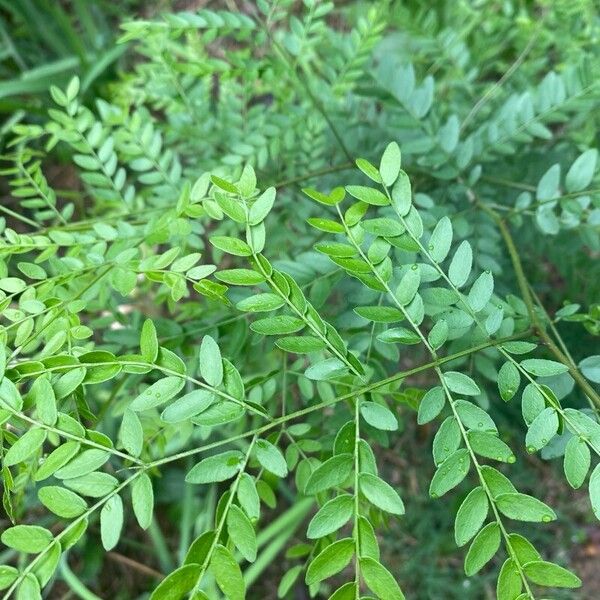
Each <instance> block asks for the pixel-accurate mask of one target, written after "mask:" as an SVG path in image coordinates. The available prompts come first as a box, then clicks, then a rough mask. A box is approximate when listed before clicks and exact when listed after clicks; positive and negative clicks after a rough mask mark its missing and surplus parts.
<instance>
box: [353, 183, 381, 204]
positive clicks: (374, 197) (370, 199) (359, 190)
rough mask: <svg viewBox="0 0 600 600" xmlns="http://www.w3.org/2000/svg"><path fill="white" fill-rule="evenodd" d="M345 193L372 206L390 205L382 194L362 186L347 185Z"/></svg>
mask: <svg viewBox="0 0 600 600" xmlns="http://www.w3.org/2000/svg"><path fill="white" fill-rule="evenodd" d="M346 191H347V192H348V193H349V194H350V195H351V196H352V197H354V198H356V199H357V200H360V201H361V202H366V203H367V204H372V205H374V206H387V205H388V204H389V203H390V202H389V200H388V199H387V196H385V195H384V194H383V193H382V192H380V191H379V190H376V189H374V188H370V187H365V186H364V185H347V186H346Z"/></svg>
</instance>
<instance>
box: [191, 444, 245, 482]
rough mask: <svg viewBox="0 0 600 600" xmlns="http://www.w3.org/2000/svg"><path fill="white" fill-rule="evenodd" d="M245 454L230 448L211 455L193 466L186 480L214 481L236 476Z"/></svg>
mask: <svg viewBox="0 0 600 600" xmlns="http://www.w3.org/2000/svg"><path fill="white" fill-rule="evenodd" d="M243 458H244V455H243V454H242V453H241V452H240V451H239V450H228V451H227V452H222V453H221V454H217V455H216V456H209V457H208V458H205V459H203V460H201V461H200V462H199V463H198V464H197V465H195V466H193V467H192V468H191V469H190V471H189V472H188V474H187V475H186V476H185V480H186V481H187V482H188V483H214V482H216V481H227V480H228V479H231V478H232V477H234V476H235V475H236V474H237V473H238V471H239V470H240V467H241V465H242V460H243Z"/></svg>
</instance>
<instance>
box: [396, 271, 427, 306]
mask: <svg viewBox="0 0 600 600" xmlns="http://www.w3.org/2000/svg"><path fill="white" fill-rule="evenodd" d="M419 285H421V271H420V270H419V266H418V265H416V264H415V265H412V267H411V268H410V269H408V270H407V271H406V273H405V274H404V276H403V277H402V279H401V280H400V283H399V284H398V288H397V289H396V298H397V300H398V302H400V304H402V305H404V306H406V305H407V304H410V303H411V302H412V300H413V298H414V297H415V295H416V293H417V292H418V290H419Z"/></svg>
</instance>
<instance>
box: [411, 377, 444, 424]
mask: <svg viewBox="0 0 600 600" xmlns="http://www.w3.org/2000/svg"><path fill="white" fill-rule="evenodd" d="M445 403H446V396H445V395H444V390H443V389H442V388H441V387H439V386H437V387H433V388H431V389H429V390H428V391H427V393H426V394H425V395H424V396H423V398H422V399H421V402H420V403H419V413H418V416H417V423H418V424H419V425H424V424H425V423H429V421H433V419H435V418H436V417H437V416H438V415H439V414H440V412H442V409H443V408H444V404H445Z"/></svg>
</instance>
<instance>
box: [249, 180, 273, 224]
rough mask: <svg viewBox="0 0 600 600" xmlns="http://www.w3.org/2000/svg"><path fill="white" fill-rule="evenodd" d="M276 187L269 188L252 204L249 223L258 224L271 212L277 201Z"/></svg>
mask: <svg viewBox="0 0 600 600" xmlns="http://www.w3.org/2000/svg"><path fill="white" fill-rule="evenodd" d="M275 194H276V192H275V188H274V187H270V188H267V189H266V190H265V191H264V192H263V193H262V194H261V195H260V196H259V197H258V198H257V199H256V200H255V201H254V203H253V204H252V206H251V207H250V212H249V213H248V223H250V225H258V224H259V223H261V222H262V221H264V220H265V218H266V216H267V215H268V214H269V212H271V209H272V208H273V203H274V202H275Z"/></svg>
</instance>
